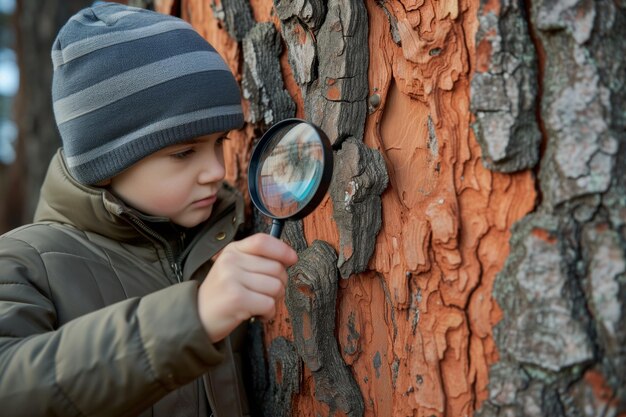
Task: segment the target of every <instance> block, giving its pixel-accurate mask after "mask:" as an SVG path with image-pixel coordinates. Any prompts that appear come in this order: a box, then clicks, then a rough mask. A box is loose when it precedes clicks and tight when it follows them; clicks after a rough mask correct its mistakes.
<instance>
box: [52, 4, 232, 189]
mask: <svg viewBox="0 0 626 417" xmlns="http://www.w3.org/2000/svg"><path fill="white" fill-rule="evenodd" d="M52 63H53V66H54V73H53V79H52V101H53V106H54V116H55V118H56V123H57V126H58V128H59V132H60V134H61V139H62V141H63V150H64V153H65V158H66V162H67V166H68V168H69V170H70V172H71V173H72V175H73V176H74V177H75V178H76V179H77V180H78V181H80V182H81V183H83V184H96V183H98V182H100V181H102V180H105V179H108V178H111V177H113V176H115V175H116V174H119V173H120V172H122V171H123V170H124V169H126V168H128V167H130V166H131V165H132V164H134V163H135V162H137V161H139V160H140V159H142V158H144V157H146V156H148V155H150V154H151V153H153V152H155V151H158V150H159V149H162V148H164V147H166V146H169V145H173V144H176V143H180V142H184V141H187V140H190V139H193V138H195V137H198V136H203V135H207V134H211V133H215V132H220V131H228V130H232V129H236V128H239V127H241V126H242V125H243V112H242V108H241V95H240V91H239V86H238V85H237V81H236V80H235V78H234V77H233V75H232V73H231V72H230V70H229V68H228V66H227V65H226V63H225V62H224V60H223V59H222V58H221V57H220V55H219V54H218V53H217V52H216V51H215V49H214V48H213V47H212V46H211V45H210V44H209V43H208V42H207V41H206V40H205V39H204V38H202V37H201V36H200V35H199V34H198V33H197V32H196V31H195V30H194V29H193V28H192V26H191V25H190V24H189V23H187V22H185V21H183V20H181V19H179V18H176V17H173V16H168V15H164V14H160V13H156V12H153V11H149V10H144V9H139V8H135V7H129V6H125V5H121V4H118V3H104V2H100V3H99V4H96V5H95V6H93V7H90V8H86V9H84V10H81V11H80V12H78V13H77V14H76V15H74V16H73V17H71V18H70V19H69V21H68V22H67V23H66V24H65V26H63V28H61V30H60V31H59V34H58V35H57V38H56V40H55V41H54V44H53V46H52Z"/></svg>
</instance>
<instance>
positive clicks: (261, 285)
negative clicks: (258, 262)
mask: <svg viewBox="0 0 626 417" xmlns="http://www.w3.org/2000/svg"><path fill="white" fill-rule="evenodd" d="M283 279H284V281H283ZM286 280H287V274H286V273H285V274H284V277H280V278H276V277H270V276H267V275H261V274H250V275H249V279H246V280H245V281H243V282H242V284H243V286H244V287H245V288H246V289H247V290H249V291H252V292H255V293H259V294H263V295H267V296H268V297H272V298H275V299H279V298H281V297H282V296H283V295H285V281H286Z"/></svg>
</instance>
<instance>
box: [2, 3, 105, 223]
mask: <svg viewBox="0 0 626 417" xmlns="http://www.w3.org/2000/svg"><path fill="white" fill-rule="evenodd" d="M92 3H93V1H92V0H49V1H48V0H47V1H43V2H42V1H38V0H19V1H17V2H16V6H17V7H16V10H15V19H14V20H15V33H16V39H17V45H16V52H17V57H18V65H19V68H20V87H19V91H18V94H17V97H16V100H15V110H14V112H15V116H16V123H17V127H18V132H19V133H18V138H17V145H16V146H17V149H16V151H17V156H16V161H15V162H14V163H13V164H12V165H11V166H10V167H9V169H7V172H6V173H5V174H6V175H7V176H8V179H7V182H8V186H7V192H6V197H4V198H2V201H0V204H1V205H2V210H0V213H2V214H3V215H2V218H1V219H0V232H5V231H7V230H10V229H13V228H15V227H17V226H20V225H22V224H25V223H29V222H31V221H32V217H33V214H34V211H35V207H36V205H37V201H38V199H39V188H40V187H41V183H42V181H43V178H44V176H45V174H46V171H47V169H48V164H49V162H50V158H51V157H52V155H53V154H54V152H55V151H56V149H57V148H59V147H60V146H61V140H60V138H59V135H58V131H57V128H56V125H55V123H54V115H53V113H52V102H51V100H52V99H51V93H50V90H51V87H52V61H51V59H50V49H51V48H52V42H54V39H55V37H56V34H57V32H58V31H59V29H60V28H61V26H62V25H63V24H64V23H65V22H66V21H67V19H69V18H70V16H72V15H73V14H74V13H76V12H77V11H78V10H80V9H82V8H83V7H86V6H89V5H91V4H92ZM3 191H4V190H3Z"/></svg>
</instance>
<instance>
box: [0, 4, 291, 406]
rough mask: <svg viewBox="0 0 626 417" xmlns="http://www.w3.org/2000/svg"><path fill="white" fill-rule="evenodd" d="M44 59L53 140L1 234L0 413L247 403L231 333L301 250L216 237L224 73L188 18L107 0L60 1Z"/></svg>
mask: <svg viewBox="0 0 626 417" xmlns="http://www.w3.org/2000/svg"><path fill="white" fill-rule="evenodd" d="M52 60H53V64H54V76H53V88H52V90H53V91H52V93H53V94H52V96H53V104H54V111H55V118H56V121H57V125H58V127H59V131H60V133H61V138H62V141H63V147H62V149H61V150H60V151H59V152H58V153H57V155H55V157H54V158H53V160H52V162H51V165H50V168H49V171H48V174H47V177H46V179H45V182H44V184H43V186H42V191H41V199H40V203H39V206H38V208H37V212H36V214H35V222H36V223H34V224H31V225H27V226H24V227H21V228H19V229H16V230H14V231H12V232H9V233H7V234H6V235H4V236H2V237H1V238H0V404H1V407H2V414H3V415H7V416H29V417H34V416H44V415H45V416H48V415H49V416H53V415H54V416H92V415H94V416H135V415H141V416H209V415H211V414H212V413H213V415H214V416H217V417H231V416H244V415H247V414H248V409H247V404H246V398H245V392H244V390H243V388H242V384H241V374H240V373H241V371H240V370H241V367H240V364H239V361H240V359H239V357H238V355H237V352H236V349H235V348H236V345H237V344H238V340H239V339H237V337H235V334H232V335H231V336H229V334H231V332H232V331H233V330H235V328H236V327H237V326H238V325H239V324H240V323H241V322H243V321H245V320H247V319H249V318H251V317H254V316H262V317H271V316H273V314H274V312H275V310H274V308H275V302H276V300H277V299H278V298H279V297H281V296H282V295H283V292H284V285H285V282H286V279H287V275H286V271H285V268H286V267H287V266H289V265H292V264H293V263H295V262H296V260H297V256H296V254H295V252H294V251H293V250H292V249H291V248H289V246H287V245H285V244H284V243H283V242H281V241H279V240H277V239H274V238H272V237H270V236H269V235H262V234H257V235H254V236H251V237H249V238H246V239H244V240H241V241H238V242H233V243H230V244H227V243H228V242H229V241H230V240H232V238H233V237H234V234H235V232H236V229H237V227H238V226H239V225H240V224H241V222H242V213H243V209H242V200H241V198H240V196H238V194H237V193H236V192H235V191H234V190H233V189H232V188H231V187H229V186H227V185H225V184H222V179H223V178H224V167H223V159H222V141H223V140H224V138H225V133H227V132H228V131H229V130H232V129H236V128H239V127H241V125H242V124H243V115H242V110H241V106H240V96H239V89H238V86H237V83H236V81H235V79H234V77H233V76H232V74H231V73H230V71H229V70H228V67H227V66H226V64H225V63H224V61H223V60H222V59H221V57H220V56H219V55H218V54H217V53H216V52H215V50H214V49H213V48H212V47H211V46H210V45H209V44H208V43H207V42H206V41H205V40H204V39H203V38H202V37H201V36H200V35H198V34H197V33H196V32H195V31H194V30H193V29H192V28H191V26H190V25H189V24H188V23H186V22H184V21H182V20H180V19H177V18H174V17H171V16H165V15H161V14H158V13H154V12H150V11H146V10H142V9H136V8H131V7H127V6H123V5H119V4H115V3H102V4H98V5H95V6H94V7H92V8H87V9H85V10H82V11H81V12H79V13H78V14H76V15H75V16H73V17H72V18H71V19H70V20H69V21H68V22H67V23H66V25H65V26H64V27H63V28H62V29H61V31H60V32H59V34H58V36H57V39H56V41H55V43H54V45H53V48H52ZM222 249H223V250H222ZM220 250H222V252H221V254H220V255H219V256H218V257H217V259H216V261H215V262H214V264H212V262H211V258H212V257H213V256H214V255H215V254H216V253H217V252H218V251H220Z"/></svg>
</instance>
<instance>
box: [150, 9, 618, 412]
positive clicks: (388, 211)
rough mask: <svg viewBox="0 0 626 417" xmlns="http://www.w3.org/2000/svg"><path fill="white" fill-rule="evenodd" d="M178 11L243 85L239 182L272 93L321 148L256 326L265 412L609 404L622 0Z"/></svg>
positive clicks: (612, 402) (234, 174) (608, 407)
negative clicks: (286, 271)
mask: <svg viewBox="0 0 626 417" xmlns="http://www.w3.org/2000/svg"><path fill="white" fill-rule="evenodd" d="M160 3H161V2H159V1H156V2H155V6H156V7H157V8H158V7H159V4H160ZM162 3H163V7H165V8H166V9H167V8H169V7H171V4H172V2H171V1H169V2H167V1H163V2H162ZM179 9H180V12H181V15H182V17H183V18H185V19H187V20H189V21H190V22H192V24H194V26H195V27H196V28H198V29H199V31H200V32H201V33H203V34H204V35H205V36H206V38H207V39H208V40H209V41H210V42H211V43H212V44H213V45H214V46H215V47H216V48H217V49H218V50H219V51H220V52H221V53H222V54H223V55H224V56H225V57H226V59H227V61H228V63H229V65H231V69H232V70H233V72H234V73H235V74H238V76H239V77H240V81H241V82H242V87H243V89H244V93H245V94H247V100H244V106H245V109H246V114H247V116H248V121H249V123H248V124H247V125H246V127H245V128H243V129H242V130H241V131H239V132H236V133H235V134H234V138H235V140H232V141H230V142H229V144H228V148H227V150H226V152H227V155H226V161H227V178H228V179H229V180H230V181H232V182H234V183H235V184H238V185H239V186H240V187H241V188H242V190H243V191H244V192H245V183H246V173H245V172H246V171H245V170H246V167H247V161H248V158H249V155H250V149H251V147H252V144H253V143H254V141H255V139H256V138H258V137H259V136H260V134H261V133H262V132H263V130H264V129H265V128H266V127H267V126H268V125H269V124H271V123H273V122H275V121H277V118H279V117H283V116H279V114H280V115H282V114H290V111H293V110H290V109H292V108H290V107H289V104H287V103H289V100H287V99H286V98H287V96H286V95H288V96H289V98H290V99H291V101H292V102H293V103H294V104H295V115H296V116H297V117H304V118H306V119H308V120H310V121H312V122H314V123H316V124H318V125H320V126H321V127H322V128H323V129H324V130H325V131H326V132H327V133H328V135H329V137H330V138H331V141H332V142H333V144H334V148H335V160H336V161H337V166H336V169H335V175H334V178H333V183H332V186H331V191H330V193H329V196H328V197H327V198H326V199H325V200H323V201H322V203H321V205H320V207H319V208H318V209H317V210H316V211H315V212H314V213H313V214H312V215H310V216H309V217H307V218H306V219H304V220H302V221H298V222H293V223H289V224H288V225H287V226H286V228H285V231H284V234H283V238H284V239H285V240H287V241H288V242H290V243H291V244H292V245H293V246H294V247H295V248H296V250H298V252H299V253H300V262H299V263H298V264H297V265H296V266H294V267H293V268H292V269H291V270H290V277H291V278H290V283H289V291H288V294H287V296H286V304H285V306H284V307H282V308H280V309H279V312H278V314H277V316H276V317H275V319H274V320H272V321H271V322H269V323H265V324H264V325H263V326H261V325H259V324H258V323H255V324H253V325H252V327H251V328H252V335H253V339H254V340H255V343H254V344H253V347H254V348H253V351H252V358H253V366H254V367H255V378H254V381H255V387H256V388H257V389H256V391H255V395H256V401H257V403H256V404H257V407H256V410H257V413H258V415H262V416H281V415H284V416H287V415H298V416H304V417H313V416H315V417H317V416H346V415H350V416H357V415H358V416H361V415H362V416H368V417H373V416H381V417H386V416H394V417H395V416H427V417H430V416H437V417H439V416H454V417H456V416H469V415H484V416H518V415H519V416H523V415H528V416H560V415H566V416H576V415H585V416H586V415H589V416H592V415H594V416H595V415H597V416H600V415H606V416H617V415H619V414H620V413H623V412H624V411H623V404H624V392H623V386H624V385H625V384H624V382H625V381H624V380H623V378H624V377H623V375H626V371H625V370H624V357H623V348H622V347H621V346H623V344H624V342H625V341H624V326H622V325H620V322H621V320H622V316H623V313H622V312H623V302H624V297H625V294H626V292H625V291H624V282H625V269H626V261H625V256H624V248H625V245H624V242H625V240H626V237H625V236H626V235H625V233H626V232H625V231H624V230H625V229H624V221H625V219H626V208H625V207H626V203H625V199H624V195H626V190H625V189H624V188H625V187H626V180H625V178H626V175H624V174H625V173H624V166H626V165H625V162H626V160H625V159H626V156H625V151H626V148H625V146H626V145H624V129H625V124H626V123H625V120H626V116H625V113H624V111H623V108H624V99H625V95H624V61H623V60H624V54H623V52H621V51H620V49H619V48H620V46H621V44H620V42H623V41H622V39H624V33H623V31H624V28H625V27H626V22H624V4H623V2H619V1H617V2H591V1H586V0H579V1H571V2H565V1H561V0H557V1H550V2H548V1H543V0H536V1H533V2H532V3H531V2H526V1H522V0H518V1H508V0H503V1H493V0H489V1H487V0H485V1H483V2H479V1H477V0H475V1H472V0H452V1H441V0H379V1H375V0H367V1H363V2H354V1H348V0H343V1H342V0H328V1H321V0H280V1H279V0H276V1H274V2H272V1H270V0H251V1H249V2H239V1H233V2H230V1H225V0H222V1H221V2H220V1H218V0H212V1H210V2H208V3H207V2H204V1H200V0H181V1H180V7H179ZM238 22H242V23H241V26H239V23H238ZM272 27H273V29H272ZM255 31H257V32H255ZM276 34H278V35H279V36H280V38H278V36H277V35H276ZM279 45H280V46H281V48H279V47H278V46H279ZM272 68H273V69H272ZM277 68H279V69H280V72H281V74H282V77H277V75H278V74H277V71H278V70H277ZM267 72H273V73H271V74H268V73H267ZM285 91H286V94H285ZM280 103H282V104H280ZM277 109H280V111H285V113H280V112H279V110H277ZM287 110H289V111H287ZM268 115H271V117H268ZM256 219H257V220H256V221H255V224H256V227H257V228H259V227H260V228H263V227H264V225H265V221H264V220H263V219H261V218H260V217H258V216H256ZM339 276H341V277H342V278H345V279H341V280H340V279H338V277H339ZM496 278H497V279H496ZM477 410H478V411H477Z"/></svg>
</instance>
